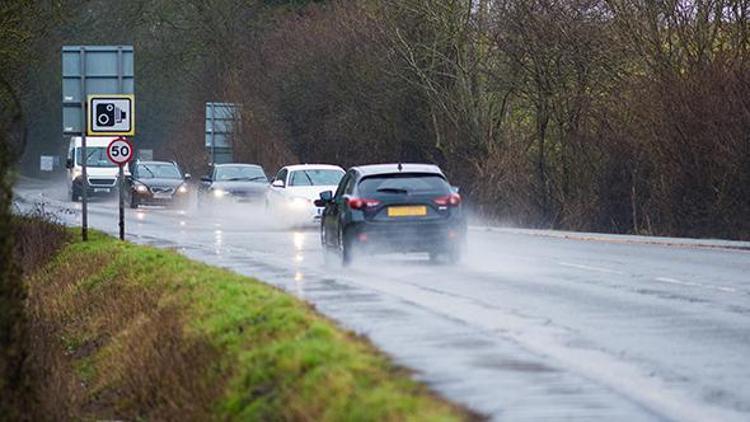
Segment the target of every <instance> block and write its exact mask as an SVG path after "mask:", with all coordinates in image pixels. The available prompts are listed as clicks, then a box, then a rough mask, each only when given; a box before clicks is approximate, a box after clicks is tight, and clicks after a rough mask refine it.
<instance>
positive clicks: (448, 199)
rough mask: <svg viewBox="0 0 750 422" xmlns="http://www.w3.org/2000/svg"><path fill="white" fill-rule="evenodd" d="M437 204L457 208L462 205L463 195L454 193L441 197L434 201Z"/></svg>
mask: <svg viewBox="0 0 750 422" xmlns="http://www.w3.org/2000/svg"><path fill="white" fill-rule="evenodd" d="M433 201H434V202H435V203H436V204H438V205H442V206H449V207H457V206H459V205H460V204H461V195H459V194H457V193H452V194H450V195H445V196H439V197H437V198H435V199H434V200H433Z"/></svg>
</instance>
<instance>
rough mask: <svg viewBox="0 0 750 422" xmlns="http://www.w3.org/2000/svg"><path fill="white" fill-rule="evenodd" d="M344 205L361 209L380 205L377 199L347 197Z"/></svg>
mask: <svg viewBox="0 0 750 422" xmlns="http://www.w3.org/2000/svg"><path fill="white" fill-rule="evenodd" d="M346 205H348V206H349V208H351V209H353V210H363V209H365V208H372V207H376V206H378V205H380V201H378V200H377V199H364V198H347V200H346Z"/></svg>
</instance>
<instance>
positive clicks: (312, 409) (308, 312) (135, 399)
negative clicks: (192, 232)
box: [27, 233, 476, 421]
mask: <svg viewBox="0 0 750 422" xmlns="http://www.w3.org/2000/svg"><path fill="white" fill-rule="evenodd" d="M27 285H28V289H29V300H28V305H27V306H28V315H29V324H30V334H31V335H30V336H29V337H30V338H29V342H30V344H29V350H30V356H29V367H30V372H31V373H32V376H33V379H43V380H44V382H41V383H40V382H37V383H35V385H36V387H35V389H36V391H35V393H36V394H35V395H36V397H38V398H39V399H38V400H39V403H38V405H37V406H36V412H38V414H37V415H33V416H34V419H61V418H66V419H129V420H138V419H148V420H178V419H179V420H185V419H189V420H217V419H221V420H310V421H312V420H314V421H318V420H431V421H432V420H438V421H439V420H446V421H449V420H466V419H475V418H476V416H475V415H473V414H471V413H469V412H467V411H465V410H463V409H461V408H458V407H456V406H454V405H452V404H450V403H448V402H446V401H444V400H442V399H440V398H439V397H437V396H435V395H434V394H432V393H430V392H429V391H428V390H427V389H426V388H425V387H424V386H423V385H421V384H419V383H417V382H415V381H413V380H411V379H410V377H409V373H408V372H407V371H405V370H403V369H400V368H398V367H396V366H394V365H393V364H392V363H391V362H389V360H388V359H387V358H386V357H385V356H384V355H382V354H381V353H379V352H378V351H377V350H376V349H375V348H374V347H372V346H371V345H370V344H369V343H368V342H366V341H365V340H363V339H361V338H359V337H357V336H355V335H353V334H351V333H349V332H346V331H343V330H341V329H339V328H337V327H336V326H335V325H334V324H333V323H331V322H330V321H328V320H327V319H325V318H324V317H322V316H320V315H318V314H317V313H316V312H315V311H314V310H312V309H311V308H310V307H309V306H308V305H306V304H305V303H304V302H301V301H299V300H297V299H295V298H293V297H291V296H290V295H288V294H286V293H284V292H282V291H280V290H278V289H275V288H273V287H270V286H268V285H265V284H263V283H260V282H258V281H256V280H253V279H250V278H247V277H242V276H239V275H237V274H234V273H231V272H228V271H225V270H222V269H218V268H214V267H210V266H207V265H203V264H200V263H196V262H193V261H190V260H188V259H186V258H184V257H182V256H181V255H179V254H177V253H175V252H171V251H166V250H159V249H154V248H149V247H143V246H136V245H133V244H130V243H124V242H118V241H116V240H114V239H113V238H110V237H107V236H105V235H102V234H99V233H92V235H91V240H90V241H89V242H86V243H83V242H72V243H69V244H68V245H67V246H66V247H65V248H64V249H62V251H61V252H60V253H59V254H58V255H57V256H56V257H55V258H54V259H53V260H52V262H51V263H50V264H49V265H47V266H46V267H45V268H44V269H42V270H40V271H38V272H36V273H35V274H33V275H31V276H30V277H27Z"/></svg>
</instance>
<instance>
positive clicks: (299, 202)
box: [289, 198, 310, 209]
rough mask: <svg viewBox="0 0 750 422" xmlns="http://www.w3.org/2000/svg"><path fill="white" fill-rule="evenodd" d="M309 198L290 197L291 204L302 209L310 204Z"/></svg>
mask: <svg viewBox="0 0 750 422" xmlns="http://www.w3.org/2000/svg"><path fill="white" fill-rule="evenodd" d="M309 203H310V201H309V200H307V199H305V198H289V206H290V207H291V208H294V209H302V208H305V207H307V206H308V204H309Z"/></svg>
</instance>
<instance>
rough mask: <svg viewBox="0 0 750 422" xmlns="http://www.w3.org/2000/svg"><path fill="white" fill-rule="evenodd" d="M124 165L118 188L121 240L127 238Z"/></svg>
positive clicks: (120, 173)
mask: <svg viewBox="0 0 750 422" xmlns="http://www.w3.org/2000/svg"><path fill="white" fill-rule="evenodd" d="M123 167H125V166H120V172H119V175H118V176H119V178H118V180H119V182H118V188H117V196H119V197H120V199H119V201H118V202H119V208H120V218H119V222H118V225H119V226H120V240H125V170H124V169H123Z"/></svg>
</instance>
